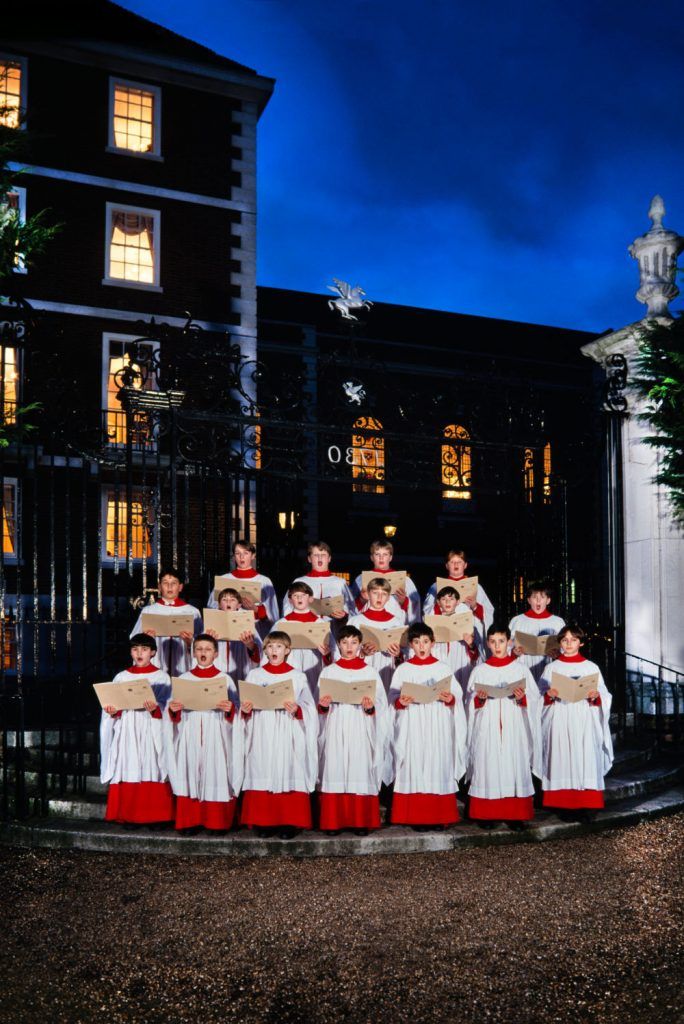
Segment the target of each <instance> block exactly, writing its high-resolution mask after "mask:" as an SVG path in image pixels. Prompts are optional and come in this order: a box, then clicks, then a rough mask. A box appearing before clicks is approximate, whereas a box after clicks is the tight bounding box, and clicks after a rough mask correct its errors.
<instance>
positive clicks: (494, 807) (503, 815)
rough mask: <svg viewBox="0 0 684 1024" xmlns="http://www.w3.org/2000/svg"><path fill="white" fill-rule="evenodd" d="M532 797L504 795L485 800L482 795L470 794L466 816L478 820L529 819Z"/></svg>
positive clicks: (532, 811)
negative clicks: (496, 798)
mask: <svg viewBox="0 0 684 1024" xmlns="http://www.w3.org/2000/svg"><path fill="white" fill-rule="evenodd" d="M533 799H534V798H533V797H531V796H505V797H502V798H501V799H500V800H486V799H485V798H484V797H482V796H471V797H470V800H469V802H468V817H469V818H475V819H477V820H479V821H531V820H532V818H534V803H533Z"/></svg>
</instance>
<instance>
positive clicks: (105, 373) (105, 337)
mask: <svg viewBox="0 0 684 1024" xmlns="http://www.w3.org/2000/svg"><path fill="white" fill-rule="evenodd" d="M131 341H140V342H141V343H142V344H144V345H148V346H149V348H151V349H152V351H153V352H156V353H158V352H159V342H158V341H154V340H153V339H150V340H148V339H147V338H141V337H140V336H139V335H138V334H117V333H116V332H115V331H103V333H102V404H101V408H102V414H103V416H105V417H106V415H107V411H108V410H107V400H108V398H109V392H108V384H109V360H110V356H111V343H112V342H115V343H117V344H118V343H121V344H124V345H126V344H127V343H128V342H131ZM150 390H153V391H156V390H157V387H156V384H155V386H154V388H151V389H150ZM107 447H108V448H117V447H119V446H118V445H117V444H116V443H115V442H110V443H109V444H108V445H107ZM148 450H149V451H152V450H153V448H152V445H150V448H149V449H148Z"/></svg>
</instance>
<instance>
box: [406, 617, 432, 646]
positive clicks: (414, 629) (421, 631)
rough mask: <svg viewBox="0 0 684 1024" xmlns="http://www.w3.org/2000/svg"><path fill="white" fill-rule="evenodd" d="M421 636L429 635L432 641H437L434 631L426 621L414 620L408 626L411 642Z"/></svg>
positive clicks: (409, 640)
mask: <svg viewBox="0 0 684 1024" xmlns="http://www.w3.org/2000/svg"><path fill="white" fill-rule="evenodd" d="M419 636H429V637H430V640H431V641H432V643H433V644H434V642H435V634H434V632H433V631H432V630H431V629H430V627H429V626H426V625H425V623H424V622H414V623H413V624H412V625H411V626H409V628H408V642H409V643H411V641H412V640H415V639H416V638H417V637H419Z"/></svg>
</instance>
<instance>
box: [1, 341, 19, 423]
mask: <svg viewBox="0 0 684 1024" xmlns="http://www.w3.org/2000/svg"><path fill="white" fill-rule="evenodd" d="M18 387H19V372H18V370H17V350H16V349H15V348H5V347H4V346H2V345H0V404H1V406H2V422H3V423H16V419H17V391H18Z"/></svg>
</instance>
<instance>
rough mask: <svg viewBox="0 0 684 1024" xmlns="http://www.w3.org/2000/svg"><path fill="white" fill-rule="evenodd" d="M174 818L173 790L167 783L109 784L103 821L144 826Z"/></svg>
mask: <svg viewBox="0 0 684 1024" xmlns="http://www.w3.org/2000/svg"><path fill="white" fill-rule="evenodd" d="M173 818H174V804H173V793H172V792H171V786H170V785H169V783H168V782H112V783H111V785H110V787H109V792H108V793H107V810H106V811H105V821H118V822H120V823H121V824H122V825H123V824H126V822H130V823H131V824H133V825H145V824H151V823H152V822H157V821H173Z"/></svg>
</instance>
